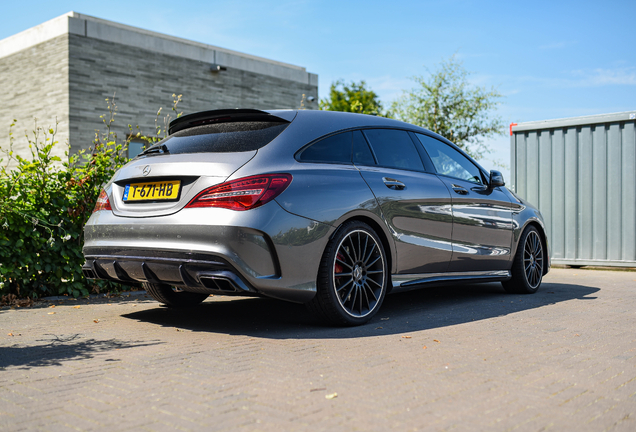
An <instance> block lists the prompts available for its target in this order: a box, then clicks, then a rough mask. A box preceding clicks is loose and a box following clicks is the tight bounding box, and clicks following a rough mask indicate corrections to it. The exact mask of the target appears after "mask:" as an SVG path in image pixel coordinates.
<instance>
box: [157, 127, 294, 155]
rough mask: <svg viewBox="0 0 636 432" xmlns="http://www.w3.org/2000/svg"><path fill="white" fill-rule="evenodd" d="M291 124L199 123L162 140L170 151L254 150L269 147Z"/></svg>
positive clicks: (222, 151) (175, 152)
mask: <svg viewBox="0 0 636 432" xmlns="http://www.w3.org/2000/svg"><path fill="white" fill-rule="evenodd" d="M288 125H289V123H286V122H262V121H260V122H259V121H243V122H228V123H217V124H211V125H204V126H196V127H193V128H188V129H184V130H181V131H179V132H176V133H175V134H173V135H171V136H169V137H168V138H166V139H165V140H163V141H161V142H160V143H159V144H162V145H165V146H166V147H167V148H168V152H169V153H170V154H179V153H230V152H231V153H233V152H244V151H253V150H258V149H259V148H262V147H265V146H266V145H267V144H269V143H270V142H271V141H272V140H273V139H274V138H276V137H277V136H278V135H279V134H280V133H281V132H282V131H284V130H285V128H286V127H287V126H288Z"/></svg>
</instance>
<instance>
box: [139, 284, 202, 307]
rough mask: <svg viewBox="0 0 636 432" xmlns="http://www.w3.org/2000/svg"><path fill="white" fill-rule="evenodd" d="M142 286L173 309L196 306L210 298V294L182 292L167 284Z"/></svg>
mask: <svg viewBox="0 0 636 432" xmlns="http://www.w3.org/2000/svg"><path fill="white" fill-rule="evenodd" d="M142 286H143V287H144V289H145V290H146V292H147V293H148V294H150V296H151V297H152V298H154V299H155V300H157V301H158V302H159V303H163V304H165V305H166V306H168V307H172V308H187V307H192V306H196V305H198V304H199V303H201V302H202V301H203V300H205V299H206V298H208V297H209V294H202V293H193V292H187V291H180V290H178V289H175V288H173V287H171V286H170V285H165V284H154V283H150V282H144V283H143V284H142Z"/></svg>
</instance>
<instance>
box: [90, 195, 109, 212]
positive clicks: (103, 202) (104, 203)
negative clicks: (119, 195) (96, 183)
mask: <svg viewBox="0 0 636 432" xmlns="http://www.w3.org/2000/svg"><path fill="white" fill-rule="evenodd" d="M100 210H111V211H112V210H113V209H112V208H111V207H110V201H108V195H106V191H105V190H104V189H102V192H101V193H100V194H99V197H98V198H97V202H96V203H95V208H94V209H93V213H95V212H96V211H100Z"/></svg>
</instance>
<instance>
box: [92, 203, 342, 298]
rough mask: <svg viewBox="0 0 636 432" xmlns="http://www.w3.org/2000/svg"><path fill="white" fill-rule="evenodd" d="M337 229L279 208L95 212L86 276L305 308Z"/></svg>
mask: <svg viewBox="0 0 636 432" xmlns="http://www.w3.org/2000/svg"><path fill="white" fill-rule="evenodd" d="M332 231H333V227H331V226H330V225H326V224H321V223H317V222H314V221H312V220H309V219H306V218H303V217H299V216H296V215H292V214H290V213H288V212H287V211H285V210H283V209H282V208H281V207H280V206H279V205H278V204H277V203H276V202H270V203H268V204H267V205H265V206H263V207H259V208H257V209H253V210H250V211H245V212H236V211H232V210H227V209H218V208H200V209H183V210H181V211H180V212H178V213H175V214H173V215H167V216H155V217H147V218H129V217H118V216H115V215H114V214H113V213H112V212H109V211H99V212H96V213H95V214H93V216H92V217H91V218H90V219H89V221H88V223H87V224H86V227H85V229H84V236H85V243H84V249H83V252H84V256H85V258H86V264H85V265H84V266H83V271H84V274H85V276H86V277H92V278H97V279H106V280H112V281H116V282H121V283H127V284H133V283H141V282H151V283H164V284H168V285H173V286H177V287H180V288H181V289H183V290H186V291H192V292H205V293H216V294H229V295H265V296H269V297H275V298H280V299H283V300H288V301H294V302H299V303H304V302H307V301H309V300H311V299H312V298H313V296H314V295H315V292H316V277H317V273H318V266H319V264H320V259H321V257H322V253H323V251H324V248H325V246H326V243H327V241H328V239H329V236H330V234H331V232H332Z"/></svg>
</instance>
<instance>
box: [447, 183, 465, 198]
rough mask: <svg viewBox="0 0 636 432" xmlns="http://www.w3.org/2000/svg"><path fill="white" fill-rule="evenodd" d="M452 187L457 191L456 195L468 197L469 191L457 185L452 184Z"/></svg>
mask: <svg viewBox="0 0 636 432" xmlns="http://www.w3.org/2000/svg"><path fill="white" fill-rule="evenodd" d="M451 187H452V188H453V190H454V191H455V193H458V194H460V195H468V189H466V188H464V187H462V186H459V185H456V184H452V185H451Z"/></svg>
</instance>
